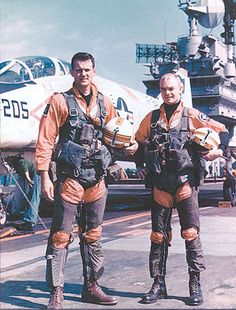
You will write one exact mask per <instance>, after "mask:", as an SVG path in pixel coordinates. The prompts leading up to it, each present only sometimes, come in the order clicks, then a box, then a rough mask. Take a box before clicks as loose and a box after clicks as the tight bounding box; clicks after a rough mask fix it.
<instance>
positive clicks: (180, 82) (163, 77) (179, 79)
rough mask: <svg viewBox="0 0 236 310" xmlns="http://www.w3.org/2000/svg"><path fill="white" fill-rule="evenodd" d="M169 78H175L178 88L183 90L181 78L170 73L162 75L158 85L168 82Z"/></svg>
mask: <svg viewBox="0 0 236 310" xmlns="http://www.w3.org/2000/svg"><path fill="white" fill-rule="evenodd" d="M171 78H175V79H176V80H177V81H178V84H179V86H180V87H181V88H182V89H183V86H184V85H183V82H182V81H181V78H180V77H179V75H177V74H175V73H172V72H169V73H166V74H164V75H163V76H162V77H161V79H160V83H161V82H162V81H165V80H169V79H171Z"/></svg>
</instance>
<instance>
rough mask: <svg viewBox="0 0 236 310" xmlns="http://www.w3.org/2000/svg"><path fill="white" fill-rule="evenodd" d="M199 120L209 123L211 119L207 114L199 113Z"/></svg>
mask: <svg viewBox="0 0 236 310" xmlns="http://www.w3.org/2000/svg"><path fill="white" fill-rule="evenodd" d="M198 118H199V119H200V120H201V121H208V120H209V117H208V116H207V115H206V114H205V113H199V115H198Z"/></svg>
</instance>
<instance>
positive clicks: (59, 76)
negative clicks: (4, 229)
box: [0, 56, 192, 173]
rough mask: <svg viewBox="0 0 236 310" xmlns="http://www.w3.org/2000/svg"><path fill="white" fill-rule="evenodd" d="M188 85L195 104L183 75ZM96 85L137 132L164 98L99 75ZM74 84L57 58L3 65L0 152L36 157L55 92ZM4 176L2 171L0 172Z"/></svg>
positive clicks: (0, 67) (188, 95)
mask: <svg viewBox="0 0 236 310" xmlns="http://www.w3.org/2000/svg"><path fill="white" fill-rule="evenodd" d="M180 76H181V78H182V80H183V82H184V85H185V91H184V96H185V97H186V98H185V102H187V103H188V104H189V106H191V105H192V100H191V91H190V82H189V79H188V78H187V77H186V76H185V75H183V73H182V72H180ZM94 82H95V83H96V84H97V85H98V88H99V89H100V91H101V92H102V93H103V94H104V95H106V96H107V97H109V98H110V99H111V101H112V102H113V104H114V106H115V108H116V110H117V112H118V114H119V116H121V117H124V118H126V119H128V120H129V121H130V122H131V124H133V127H134V131H136V130H137V128H138V125H139V123H140V121H141V120H142V119H143V117H144V116H145V115H146V114H147V113H148V112H149V111H151V110H154V109H156V108H157V107H158V106H159V105H160V103H161V98H159V97H157V98H153V97H151V96H148V95H146V94H144V93H141V92H138V91H136V90H134V89H131V88H129V87H127V86H124V85H122V84H119V83H116V82H113V81H110V80H108V79H104V78H102V77H100V76H96V77H95V80H94ZM72 83H73V78H72V76H71V75H70V64H69V63H68V62H66V61H63V60H60V59H57V58H55V57H46V56H25V57H19V58H15V59H9V60H6V61H3V62H1V63H0V92H1V109H0V151H1V155H2V156H5V154H6V153H14V152H16V153H19V152H20V151H24V154H25V155H26V156H27V155H29V154H33V152H34V149H35V142H36V139H37V134H38V126H39V121H40V118H41V115H42V112H43V110H44V107H45V105H46V104H47V101H48V99H49V98H50V96H51V95H52V94H53V93H54V92H64V91H66V90H68V89H69V88H70V87H71V85H72ZM0 173H1V170H0Z"/></svg>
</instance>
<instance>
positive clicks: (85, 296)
mask: <svg viewBox="0 0 236 310" xmlns="http://www.w3.org/2000/svg"><path fill="white" fill-rule="evenodd" d="M81 300H82V301H83V302H88V303H93V304H98V305H116V304H117V299H116V298H115V297H113V296H109V295H107V294H105V293H104V292H103V290H102V288H101V286H100V285H99V284H98V283H97V281H93V282H91V281H88V282H87V283H86V284H85V285H84V287H83V291H82V298H81Z"/></svg>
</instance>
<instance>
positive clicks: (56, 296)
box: [52, 286, 62, 304]
mask: <svg viewBox="0 0 236 310" xmlns="http://www.w3.org/2000/svg"><path fill="white" fill-rule="evenodd" d="M52 301H54V302H55V303H57V304H61V303H62V287H60V286H58V287H54V288H53V291H52Z"/></svg>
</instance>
